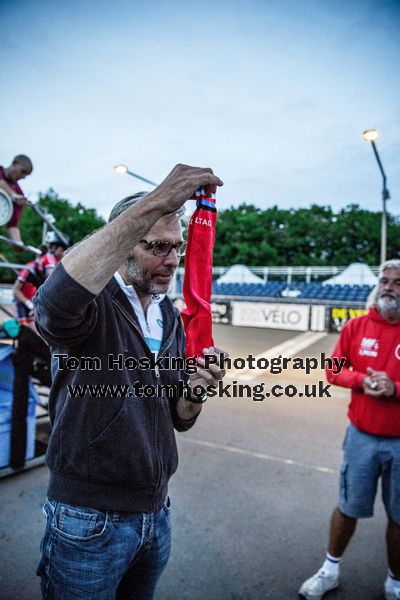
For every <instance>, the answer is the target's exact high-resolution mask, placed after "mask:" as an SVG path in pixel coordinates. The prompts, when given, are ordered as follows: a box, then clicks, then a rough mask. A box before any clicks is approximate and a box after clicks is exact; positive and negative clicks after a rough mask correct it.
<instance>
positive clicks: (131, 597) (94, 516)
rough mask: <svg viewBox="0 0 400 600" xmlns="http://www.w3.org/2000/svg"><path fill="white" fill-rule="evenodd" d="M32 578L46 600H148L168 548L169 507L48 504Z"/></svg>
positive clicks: (54, 502)
mask: <svg viewBox="0 0 400 600" xmlns="http://www.w3.org/2000/svg"><path fill="white" fill-rule="evenodd" d="M43 511H44V513H45V514H46V517H47V524H46V529H45V533H44V536H43V539H42V543H41V551H42V558H41V560H40V563H39V566H38V570H37V574H38V575H39V576H40V577H41V588H42V597H43V599H46V600H78V599H81V600H114V599H117V600H151V598H153V595H154V591H155V588H156V585H157V582H158V579H159V577H160V575H161V573H162V571H163V570H164V568H165V566H166V564H167V562H168V558H169V554H170V548H171V524H170V514H169V511H170V502H169V498H168V499H167V500H166V502H165V504H164V506H162V507H161V508H160V510H159V511H157V512H154V513H139V512H132V513H126V512H115V511H107V512H104V511H100V510H95V509H92V508H81V507H78V506H72V505H69V504H62V503H60V502H56V501H54V500H47V501H46V503H45V505H44V507H43Z"/></svg>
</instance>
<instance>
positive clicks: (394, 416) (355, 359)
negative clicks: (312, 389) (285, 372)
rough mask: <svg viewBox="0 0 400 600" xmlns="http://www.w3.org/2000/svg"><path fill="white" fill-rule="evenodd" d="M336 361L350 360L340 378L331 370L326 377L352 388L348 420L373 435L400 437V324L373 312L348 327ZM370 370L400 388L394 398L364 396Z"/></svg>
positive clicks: (370, 311)
mask: <svg viewBox="0 0 400 600" xmlns="http://www.w3.org/2000/svg"><path fill="white" fill-rule="evenodd" d="M332 357H336V358H338V359H340V358H346V362H345V365H344V367H343V369H342V370H341V372H340V373H339V374H338V375H334V374H333V373H332V371H330V370H329V369H326V374H327V378H328V381H330V383H334V384H336V385H341V386H343V387H348V388H351V390H352V391H351V402H350V405H349V410H348V416H349V419H350V421H351V422H352V423H353V425H355V426H356V427H357V429H360V430H361V431H365V432H366V433H370V434H372V435H384V436H388V437H398V436H400V322H397V323H394V324H392V323H389V322H388V321H385V319H383V318H382V317H381V315H380V314H379V313H378V311H377V310H376V309H375V308H370V310H369V312H368V313H367V314H366V315H362V316H361V317H356V318H355V319H350V321H348V322H347V323H346V325H345V327H344V329H343V331H342V333H341V334H340V337H339V340H338V342H337V344H336V346H335V349H334V351H333V353H332ZM367 367H372V369H375V370H376V371H385V372H386V373H387V375H388V377H389V378H390V379H391V380H392V381H393V382H394V383H395V385H396V392H395V395H394V397H393V398H388V397H385V396H382V397H381V398H372V397H371V396H367V394H364V391H363V386H362V382H363V380H364V377H365V376H366V375H367ZM350 368H351V370H350Z"/></svg>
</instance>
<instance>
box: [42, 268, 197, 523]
mask: <svg viewBox="0 0 400 600" xmlns="http://www.w3.org/2000/svg"><path fill="white" fill-rule="evenodd" d="M34 304H35V318H36V323H37V328H38V331H39V333H40V334H41V335H42V337H43V338H44V339H45V340H46V342H47V343H48V344H49V346H50V348H51V352H52V355H53V384H52V388H51V391H50V398H49V413H50V420H51V423H52V434H51V438H50V443H49V447H48V450H47V455H46V462H47V465H48V466H49V468H50V482H49V489H48V496H49V498H54V499H55V500H57V501H59V502H64V503H67V504H74V505H78V506H88V507H92V508H97V509H102V510H121V511H142V512H149V511H153V510H157V509H158V508H159V507H160V506H161V505H162V504H163V502H164V500H165V497H166V495H167V484H168V480H169V478H170V477H171V475H172V474H173V473H174V472H175V470H176V468H177V465H178V455H177V448H176V440H175V433H174V428H175V429H176V430H178V431H185V430H187V429H189V428H190V427H191V426H192V425H193V424H194V422H195V420H196V419H195V418H194V419H191V420H190V421H186V420H183V419H181V418H180V417H179V415H178V413H177V410H176V405H177V401H178V393H176V394H175V395H174V397H173V398H168V397H167V396H166V394H164V395H161V394H160V395H158V396H156V397H150V398H145V397H139V396H138V395H135V394H134V393H133V392H132V387H133V386H132V384H134V382H136V381H138V382H140V383H141V384H143V385H152V386H156V385H157V384H158V385H161V384H175V385H176V386H177V387H178V382H179V380H181V381H183V382H187V380H188V375H187V374H186V373H185V372H184V370H173V369H146V370H143V369H139V368H138V367H139V366H137V367H136V368H133V369H132V368H129V369H128V368H123V369H122V370H121V369H119V368H118V366H119V365H118V360H121V359H123V360H125V358H130V357H134V358H136V359H137V358H141V357H149V358H150V357H151V352H150V350H149V348H148V346H147V344H146V342H145V340H144V338H143V335H142V332H141V329H140V326H139V323H138V320H137V317H136V314H135V312H134V310H133V308H132V306H131V304H130V302H129V300H128V299H127V298H126V296H125V294H124V293H123V291H122V290H121V288H120V286H119V285H118V283H117V281H116V280H115V279H114V278H113V279H112V280H111V281H110V282H109V283H108V284H107V286H106V287H105V288H104V289H103V291H102V292H101V293H100V294H99V295H98V296H95V295H94V294H92V293H91V292H89V291H88V290H87V289H85V288H84V287H82V286H81V285H80V284H79V283H77V282H76V281H75V280H74V279H73V278H72V277H71V276H70V275H68V273H67V272H66V271H65V269H64V267H63V265H62V264H61V263H60V264H59V265H58V266H57V268H56V269H55V271H54V272H53V273H52V275H51V277H49V278H48V279H47V280H46V282H45V283H44V284H43V285H42V286H41V287H40V288H39V290H38V292H37V294H36V296H35V298H34ZM160 308H161V311H162V315H163V321H164V330H163V331H164V333H163V339H162V343H161V349H160V352H159V356H158V358H159V359H161V358H162V357H164V358H165V357H167V356H169V357H182V358H183V357H184V349H185V337H184V331H183V326H182V321H181V319H180V317H179V312H178V311H177V310H176V309H175V308H174V307H173V305H172V303H171V301H170V300H169V299H168V298H167V297H166V298H165V299H164V300H163V301H162V302H161V303H160ZM54 355H68V357H69V359H70V358H71V357H75V358H76V359H77V360H69V359H68V360H65V359H64V358H57V359H55V358H54ZM110 356H111V364H112V365H115V367H114V368H111V369H110V368H109V366H110ZM83 359H84V360H83ZM92 359H94V360H92ZM55 362H56V366H57V368H54V367H55V364H54V363H55ZM135 362H136V361H132V360H130V361H128V364H129V367H132V363H135ZM67 365H68V367H67ZM90 367H91V368H90ZM96 367H97V368H96ZM98 367H100V368H98ZM88 384H91V385H93V384H94V385H96V384H101V385H107V384H108V385H110V386H111V385H127V386H129V390H130V392H129V394H128V395H126V397H121V396H120V394H118V393H116V392H115V389H114V390H113V389H110V388H108V390H107V391H106V393H105V395H104V397H91V396H90V394H89V393H88V390H86V393H85V394H84V390H83V388H82V393H80V394H78V395H76V387H75V393H74V396H75V397H72V395H71V394H70V390H69V389H68V385H70V386H71V385H73V386H77V385H88ZM177 391H178V390H177ZM102 394H104V392H102Z"/></svg>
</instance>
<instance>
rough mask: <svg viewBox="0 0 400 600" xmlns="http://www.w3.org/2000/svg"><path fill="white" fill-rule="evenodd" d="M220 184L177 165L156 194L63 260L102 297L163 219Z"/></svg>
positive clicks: (206, 171) (208, 173)
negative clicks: (200, 190)
mask: <svg viewBox="0 0 400 600" xmlns="http://www.w3.org/2000/svg"><path fill="white" fill-rule="evenodd" d="M220 185H223V182H222V181H221V179H219V177H217V176H216V175H214V174H213V172H212V170H211V169H202V168H198V167H190V166H188V165H176V167H174V168H173V169H172V171H171V173H170V174H169V175H168V176H167V177H166V178H165V179H164V181H163V182H162V183H161V184H160V185H159V186H158V187H157V188H156V189H155V190H154V191H152V192H151V193H150V194H148V195H147V196H145V197H144V198H143V199H142V200H140V201H139V202H137V203H136V204H134V205H133V206H132V207H130V208H128V209H127V210H126V211H124V213H123V214H121V215H120V216H119V217H117V218H116V219H115V220H114V221H112V222H111V223H109V224H108V225H106V226H105V227H103V228H102V229H100V230H99V231H97V232H96V233H95V234H93V235H92V236H91V237H89V238H88V239H86V240H84V241H83V242H81V243H80V244H78V245H77V247H76V248H74V249H73V250H71V252H69V253H68V254H67V255H66V256H65V257H64V258H63V259H62V263H63V265H64V268H65V270H66V271H67V273H69V275H70V276H71V277H72V278H73V279H75V281H77V282H78V283H80V284H81V285H82V286H83V287H85V288H86V289H87V290H89V291H90V292H92V293H93V294H99V293H100V292H101V290H102V289H103V288H104V286H105V285H106V284H107V283H108V282H109V281H110V279H111V277H112V276H113V275H114V273H115V271H116V270H117V269H118V268H119V267H120V266H121V265H122V264H123V263H124V261H125V260H126V258H127V256H128V254H129V253H130V252H131V250H132V248H133V247H134V246H136V244H138V243H139V241H140V240H141V239H142V238H143V237H145V235H146V233H147V232H148V231H149V229H151V227H152V226H153V225H154V224H155V223H156V222H157V221H158V220H159V219H160V218H162V217H164V216H166V215H168V214H172V213H174V212H176V211H177V210H178V209H179V208H181V206H182V205H183V204H184V203H185V202H186V200H189V198H191V197H192V196H193V194H194V192H195V191H196V189H197V188H198V187H200V186H204V187H206V188H209V191H210V192H215V190H216V187H217V186H220Z"/></svg>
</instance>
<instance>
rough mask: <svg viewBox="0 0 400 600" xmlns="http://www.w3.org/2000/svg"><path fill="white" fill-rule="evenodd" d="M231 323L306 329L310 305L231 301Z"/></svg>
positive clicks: (271, 327)
mask: <svg viewBox="0 0 400 600" xmlns="http://www.w3.org/2000/svg"><path fill="white" fill-rule="evenodd" d="M231 307H232V325H239V326H242V327H266V328H268V329H288V330H291V331H307V330H308V322H309V315H310V307H309V306H306V305H304V304H280V303H276V304H275V303H270V302H232V303H231Z"/></svg>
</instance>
